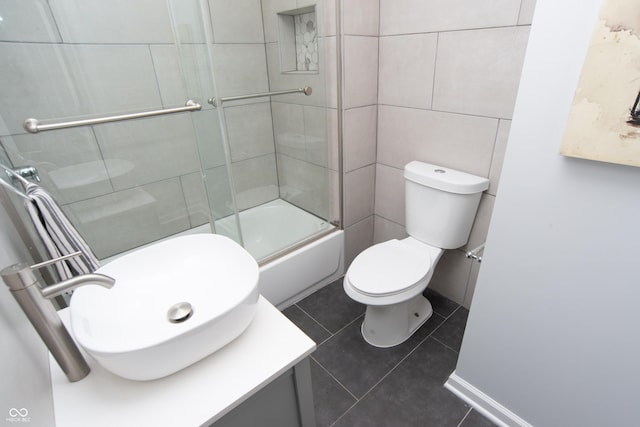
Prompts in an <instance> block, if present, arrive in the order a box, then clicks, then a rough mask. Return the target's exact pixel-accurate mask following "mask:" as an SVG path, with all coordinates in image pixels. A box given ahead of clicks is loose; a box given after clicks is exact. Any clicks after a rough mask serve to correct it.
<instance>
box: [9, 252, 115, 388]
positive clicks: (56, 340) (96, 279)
mask: <svg viewBox="0 0 640 427" xmlns="http://www.w3.org/2000/svg"><path fill="white" fill-rule="evenodd" d="M79 254H80V253H79V252H76V253H73V254H70V255H67V256H64V257H60V258H56V259H53V260H50V261H45V262H42V263H40V264H36V265H32V266H29V265H28V264H26V263H22V262H21V263H18V264H14V265H12V266H9V267H6V268H5V269H4V270H2V271H0V275H1V276H2V280H4V282H5V283H6V285H7V286H8V287H9V290H10V291H11V294H12V295H13V297H14V298H15V299H16V301H18V304H20V307H21V308H22V310H23V311H24V313H25V314H26V315H27V317H28V318H29V320H30V321H31V324H32V325H33V327H34V328H35V329H36V331H37V332H38V334H39V335H40V337H41V338H42V340H43V341H44V343H45V344H46V345H47V347H48V348H49V351H50V352H51V354H52V355H53V357H54V358H55V359H56V361H57V362H58V364H59V365H60V368H61V369H62V371H63V372H64V373H65V375H66V376H67V378H68V379H69V381H70V382H76V381H79V380H81V379H83V378H84V377H86V376H87V375H89V372H90V371H91V369H90V368H89V365H88V364H87V362H86V360H84V357H82V353H80V350H79V349H78V347H77V346H76V344H75V342H74V341H73V339H72V338H71V335H69V331H67V328H65V327H64V324H62V320H60V317H59V316H58V313H56V310H55V308H54V307H53V304H52V303H51V302H50V301H48V300H50V299H51V298H54V297H56V296H58V295H61V294H63V293H64V292H66V291H70V290H72V289H75V288H77V287H78V286H83V285H100V286H104V287H106V288H111V287H112V286H113V285H114V284H115V279H113V278H111V277H109V276H105V275H103V274H83V275H81V276H76V277H72V278H71V279H68V280H64V281H62V282H60V283H56V284H55V285H51V286H47V287H45V288H41V287H40V285H39V284H38V279H37V278H36V276H35V275H34V274H33V270H35V269H38V268H40V267H45V266H47V265H50V264H53V263H54V262H58V261H63V260H65V259H67V258H70V257H73V256H77V255H79Z"/></svg>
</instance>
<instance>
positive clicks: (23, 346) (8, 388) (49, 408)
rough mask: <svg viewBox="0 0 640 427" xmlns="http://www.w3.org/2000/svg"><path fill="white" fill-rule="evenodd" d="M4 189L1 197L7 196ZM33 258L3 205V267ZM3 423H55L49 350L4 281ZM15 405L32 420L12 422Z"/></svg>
mask: <svg viewBox="0 0 640 427" xmlns="http://www.w3.org/2000/svg"><path fill="white" fill-rule="evenodd" d="M5 195H6V193H5V192H4V190H0V197H5ZM30 259H31V258H30V256H29V254H28V252H27V249H26V248H25V246H24V244H23V243H22V242H21V240H20V237H19V236H18V234H17V233H16V231H15V228H14V227H13V225H12V224H11V222H10V220H9V216H8V214H7V213H6V211H5V210H4V208H3V206H2V205H0V269H2V268H4V267H6V266H9V265H12V264H14V263H16V262H19V261H29V260H30ZM0 343H1V344H0V360H1V361H2V363H0V378H2V385H1V386H0V425H13V426H15V425H29V426H33V427H41V426H42V427H48V426H53V425H54V424H55V423H54V418H53V398H52V395H51V380H50V376H49V352H48V351H47V348H46V347H45V346H44V344H43V343H42V341H41V340H40V337H39V336H38V334H37V333H36V331H35V329H33V326H31V323H29V321H28V320H27V318H26V316H25V315H24V313H23V312H22V310H21V309H20V307H19V306H18V304H17V303H16V301H15V300H14V299H13V297H12V296H11V294H10V293H9V290H8V289H7V287H6V286H5V285H4V283H0ZM11 408H16V409H22V408H26V409H27V411H28V412H29V413H28V415H27V418H28V419H30V420H31V421H30V422H29V423H25V422H11V421H9V420H7V419H8V418H12V417H11V416H10V414H9V411H10V410H11Z"/></svg>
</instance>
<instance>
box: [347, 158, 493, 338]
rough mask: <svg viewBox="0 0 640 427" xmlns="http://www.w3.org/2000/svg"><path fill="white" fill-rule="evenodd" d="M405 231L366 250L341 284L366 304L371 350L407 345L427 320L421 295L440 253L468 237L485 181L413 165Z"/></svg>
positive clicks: (365, 327)
mask: <svg viewBox="0 0 640 427" xmlns="http://www.w3.org/2000/svg"><path fill="white" fill-rule="evenodd" d="M404 179H405V227H406V231H407V234H408V235H409V237H407V238H405V239H402V240H397V239H392V240H388V241H386V242H383V243H378V244H376V245H373V246H371V247H370V248H367V249H365V250H364V251H363V252H362V253H360V254H359V255H358V256H357V257H356V258H355V259H354V260H353V262H352V263H351V265H350V266H349V268H348V269H347V273H346V275H345V278H344V282H343V286H344V290H345V292H346V294H347V295H348V296H349V297H351V298H352V299H353V300H355V301H358V302H360V303H362V304H366V305H367V311H366V313H365V316H364V321H363V322H362V336H363V338H364V339H365V341H366V342H368V343H369V344H371V345H373V346H376V347H392V346H395V345H398V344H400V343H402V342H404V341H406V340H407V339H408V338H409V337H411V335H412V334H413V333H414V332H415V331H416V330H417V329H418V328H419V327H420V326H421V325H422V324H423V323H424V322H426V321H427V320H428V319H429V317H431V315H432V313H433V310H432V308H431V303H429V301H428V300H427V299H426V298H425V297H424V296H423V295H422V293H423V292H424V290H425V289H426V288H427V286H428V285H429V281H430V280H431V277H432V276H433V271H434V269H435V267H436V264H437V263H438V261H439V260H440V257H441V256H442V253H443V252H444V250H445V249H455V248H459V247H461V246H463V245H464V244H466V243H467V241H468V239H469V234H470V232H471V227H472V225H473V221H474V219H475V215H476V212H477V210H478V205H479V203H480V198H481V196H482V192H483V191H484V190H486V189H487V188H488V187H489V180H487V179H486V178H483V177H479V176H475V175H471V174H468V173H465V172H460V171H456V170H454V169H448V168H444V167H441V166H436V165H432V164H429V163H423V162H418V161H413V162H410V163H409V164H407V165H406V166H405V168H404Z"/></svg>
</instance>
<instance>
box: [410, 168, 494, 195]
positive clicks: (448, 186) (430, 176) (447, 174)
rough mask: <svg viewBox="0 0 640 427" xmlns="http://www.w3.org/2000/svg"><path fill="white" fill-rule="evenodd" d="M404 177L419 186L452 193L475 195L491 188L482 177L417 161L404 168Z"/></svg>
mask: <svg viewBox="0 0 640 427" xmlns="http://www.w3.org/2000/svg"><path fill="white" fill-rule="evenodd" d="M404 177H405V179H408V180H409V181H413V182H415V183H417V184H420V185H425V186H428V187H431V188H435V189H437V190H442V191H448V192H450V193H458V194H474V193H480V192H482V191H484V190H486V189H487V188H489V180H488V179H486V178H483V177H481V176H476V175H471V174H469V173H466V172H460V171H457V170H455V169H450V168H445V167H442V166H437V165H432V164H430V163H423V162H419V161H415V160H414V161H413V162H410V163H408V164H407V165H406V166H405V167H404Z"/></svg>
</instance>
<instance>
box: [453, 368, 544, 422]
mask: <svg viewBox="0 0 640 427" xmlns="http://www.w3.org/2000/svg"><path fill="white" fill-rule="evenodd" d="M444 386H445V387H446V388H447V389H449V391H451V392H452V393H454V394H455V395H456V396H458V397H459V398H460V399H462V400H464V401H465V402H467V403H468V404H469V405H471V406H472V407H473V409H475V410H476V411H478V412H480V413H481V414H482V415H484V416H485V417H487V418H489V419H490V420H491V421H493V422H494V423H495V424H497V425H499V426H502V427H533V426H532V425H531V424H529V423H528V422H526V421H525V420H523V419H522V418H520V417H519V416H517V415H516V414H514V413H513V412H511V411H510V410H508V409H507V408H505V407H504V406H502V405H501V404H500V403H498V402H496V401H495V400H493V399H492V398H491V397H489V396H487V395H486V394H484V393H483V392H482V391H480V390H478V389H477V388H475V387H474V386H472V385H471V384H469V383H468V382H466V381H465V380H463V379H462V378H460V377H459V376H458V375H457V374H456V372H455V371H453V373H452V374H451V375H450V376H449V379H448V380H447V382H446V383H445V384H444Z"/></svg>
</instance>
